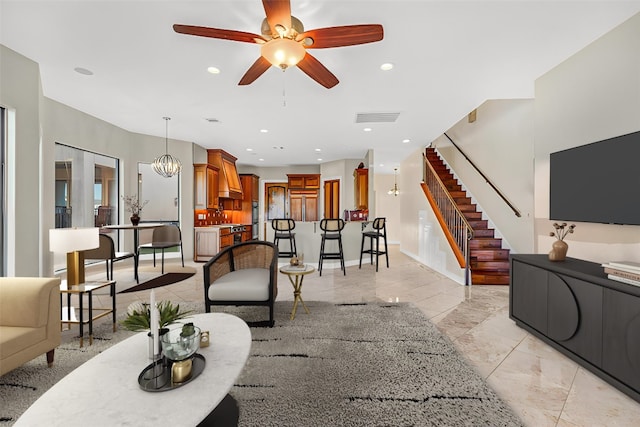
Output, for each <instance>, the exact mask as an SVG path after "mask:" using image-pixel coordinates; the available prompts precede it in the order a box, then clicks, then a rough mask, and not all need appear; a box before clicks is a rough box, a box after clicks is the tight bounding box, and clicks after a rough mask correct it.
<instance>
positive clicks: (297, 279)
mask: <svg viewBox="0 0 640 427" xmlns="http://www.w3.org/2000/svg"><path fill="white" fill-rule="evenodd" d="M314 271H316V269H315V268H314V267H312V266H310V265H309V264H303V265H302V266H298V265H285V266H284V267H280V273H282V274H286V275H287V277H289V281H290V282H291V285H292V286H293V297H294V298H293V310H292V311H291V320H293V319H295V318H296V310H297V309H298V301H299V302H300V303H301V304H302V306H303V307H304V310H305V311H306V312H307V314H309V309H308V308H307V306H306V305H305V304H304V301H303V300H302V280H303V279H304V276H305V275H307V274H310V273H313V272H314Z"/></svg>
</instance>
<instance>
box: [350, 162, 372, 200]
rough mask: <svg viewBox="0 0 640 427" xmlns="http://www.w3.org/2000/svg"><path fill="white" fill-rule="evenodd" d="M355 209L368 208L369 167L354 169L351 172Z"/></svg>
mask: <svg viewBox="0 0 640 427" xmlns="http://www.w3.org/2000/svg"><path fill="white" fill-rule="evenodd" d="M353 178H354V189H355V195H354V196H355V197H354V202H355V205H356V209H360V210H367V209H369V169H364V168H362V169H356V170H355V171H354V172H353Z"/></svg>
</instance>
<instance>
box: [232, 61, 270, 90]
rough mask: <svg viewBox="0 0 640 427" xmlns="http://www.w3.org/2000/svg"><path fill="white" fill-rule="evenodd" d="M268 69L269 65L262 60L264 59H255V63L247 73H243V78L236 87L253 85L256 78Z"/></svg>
mask: <svg viewBox="0 0 640 427" xmlns="http://www.w3.org/2000/svg"><path fill="white" fill-rule="evenodd" d="M269 67H271V63H270V62H269V61H267V60H266V59H264V57H262V56H261V57H259V58H258V59H256V62H254V63H253V65H252V66H251V67H249V69H248V70H247V72H246V73H244V76H242V78H241V79H240V82H239V83H238V85H240V86H244V85H248V84H251V83H253V82H254V81H255V80H256V79H257V78H258V77H260V76H261V75H262V74H263V73H264V72H265V71H267V70H268V69H269Z"/></svg>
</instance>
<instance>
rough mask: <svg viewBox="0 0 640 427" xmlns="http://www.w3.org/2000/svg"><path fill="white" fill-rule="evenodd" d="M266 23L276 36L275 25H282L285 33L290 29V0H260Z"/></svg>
mask: <svg viewBox="0 0 640 427" xmlns="http://www.w3.org/2000/svg"><path fill="white" fill-rule="evenodd" d="M262 5H263V6H264V11H265V13H266V14H267V22H268V23H269V27H271V33H272V34H278V30H277V29H276V25H282V26H283V27H284V28H285V29H286V30H287V31H289V29H290V28H291V2H290V0H262Z"/></svg>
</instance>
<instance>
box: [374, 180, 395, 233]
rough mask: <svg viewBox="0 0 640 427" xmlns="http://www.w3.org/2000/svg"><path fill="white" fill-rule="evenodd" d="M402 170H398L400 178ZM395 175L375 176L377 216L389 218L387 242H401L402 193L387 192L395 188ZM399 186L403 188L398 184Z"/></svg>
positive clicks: (387, 222)
mask: <svg viewBox="0 0 640 427" xmlns="http://www.w3.org/2000/svg"><path fill="white" fill-rule="evenodd" d="M400 173H401V171H398V180H399V179H400ZM393 183H394V176H393V175H383V174H376V176H375V178H374V185H375V188H374V192H375V199H376V200H375V208H376V209H375V212H376V216H377V217H384V218H386V219H387V221H386V226H387V243H390V244H391V243H393V244H400V226H401V220H400V200H401V199H400V195H398V196H394V195H391V194H387V193H388V191H389V190H390V189H392V188H393ZM398 188H399V189H400V190H401V191H402V188H401V187H400V185H399V184H398Z"/></svg>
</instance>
